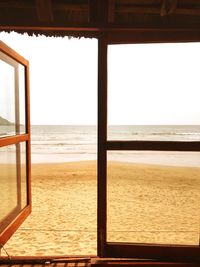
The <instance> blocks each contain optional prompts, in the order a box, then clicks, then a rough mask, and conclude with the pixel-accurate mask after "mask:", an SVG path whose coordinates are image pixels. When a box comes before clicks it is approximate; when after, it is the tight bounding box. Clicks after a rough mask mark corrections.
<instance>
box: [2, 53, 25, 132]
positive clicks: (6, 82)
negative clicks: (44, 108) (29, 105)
mask: <svg viewBox="0 0 200 267" xmlns="http://www.w3.org/2000/svg"><path fill="white" fill-rule="evenodd" d="M0 88H1V90H0V137H3V136H10V135H15V134H22V133H25V69H24V66H22V65H21V64H19V63H17V62H16V61H14V60H13V59H11V58H9V57H7V56H6V55H4V54H3V53H1V52H0Z"/></svg>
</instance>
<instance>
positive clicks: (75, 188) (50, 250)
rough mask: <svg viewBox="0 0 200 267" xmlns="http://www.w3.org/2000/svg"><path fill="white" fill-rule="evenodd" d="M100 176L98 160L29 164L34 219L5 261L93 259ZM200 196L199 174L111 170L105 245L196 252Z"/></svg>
mask: <svg viewBox="0 0 200 267" xmlns="http://www.w3.org/2000/svg"><path fill="white" fill-rule="evenodd" d="M96 176H97V162H96V161H95V160H93V161H90V160H89V161H79V162H68V163H34V164H32V197H33V210H32V214H31V215H30V216H29V217H28V218H27V220H26V221H25V222H24V223H23V224H22V226H21V227H20V228H19V230H18V231H17V232H16V233H15V234H14V235H13V237H11V239H10V240H9V241H8V243H7V244H6V245H5V249H6V250H7V251H8V253H9V254H10V255H11V256H20V255H21V256H25V255H26V256H34V255H36V256H37V255H88V254H91V255H95V254H96V253H97V252H96V242H97V241H96V240H97V234H96V231H97V207H96V206H97V205H96V204H97V178H96ZM199 190H200V168H196V167H175V166H170V167H167V166H160V165H153V164H138V163H133V164H131V163H128V162H126V163H123V162H117V161H114V162H113V161H112V162H109V164H108V231H109V233H108V240H109V241H113V242H125V241H126V242H136V243H137V242H139V243H149V242H154V243H159V244H163V243H165V242H167V243H170V244H190V245H196V244H197V243H198V242H199V241H198V238H199V203H200V196H199ZM158 214H159V216H158ZM133 218H134V220H133ZM130 229H131V230H132V231H130Z"/></svg>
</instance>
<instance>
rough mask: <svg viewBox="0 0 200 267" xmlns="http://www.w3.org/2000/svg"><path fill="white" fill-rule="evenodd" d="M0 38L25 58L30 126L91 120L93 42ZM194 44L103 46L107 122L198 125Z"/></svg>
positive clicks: (198, 48) (199, 89)
mask: <svg viewBox="0 0 200 267" xmlns="http://www.w3.org/2000/svg"><path fill="white" fill-rule="evenodd" d="M0 39H1V40H2V41H4V42H5V43H7V44H8V45H9V46H10V47H11V48H13V49H15V50H16V51H17V52H18V53H20V54H21V55H22V56H24V57H25V58H27V59H28V60H29V62H30V79H31V80H30V82H31V122H32V124H96V123H97V40H95V39H83V38H81V39H68V38H67V37H66V38H53V37H52V38H47V37H44V36H42V37H29V36H28V35H19V34H16V33H12V34H7V33H0ZM199 62H200V44H199V43H193V44H151V45H141V44H140V45H123V46H122V45H118V46H112V47H109V61H108V70H109V76H108V77H109V79H108V88H109V90H108V92H109V93H108V104H109V109H108V111H109V112H108V122H109V124H125V125H126V124H127V125H128V124H200V105H199V99H200V75H199V64H200V63H199Z"/></svg>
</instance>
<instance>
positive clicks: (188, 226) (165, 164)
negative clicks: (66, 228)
mask: <svg viewBox="0 0 200 267" xmlns="http://www.w3.org/2000/svg"><path fill="white" fill-rule="evenodd" d="M142 159H143V160H142ZM199 162H200V153H199V152H196V153H192V152H191V153H189V154H188V152H155V151H154V152H150V151H149V152H148V153H147V152H145V151H139V152H137V151H135V152H131V153H128V152H122V151H115V152H113V151H112V152H111V151H110V152H108V169H107V176H108V178H107V179H108V180H107V185H108V189H107V194H108V202H107V203H108V204H107V205H108V206H107V212H108V215H107V227H108V233H107V234H108V237H107V241H108V242H131V243H153V244H171V245H176V244H179V245H198V244H199V231H200V229H199V227H200V205H199V203H200V163H199Z"/></svg>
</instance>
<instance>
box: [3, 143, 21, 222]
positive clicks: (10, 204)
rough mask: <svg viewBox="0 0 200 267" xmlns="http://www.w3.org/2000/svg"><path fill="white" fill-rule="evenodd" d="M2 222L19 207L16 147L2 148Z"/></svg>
mask: <svg viewBox="0 0 200 267" xmlns="http://www.w3.org/2000/svg"><path fill="white" fill-rule="evenodd" d="M0 179H1V182H0V191H1V193H0V203H1V205H0V221H1V220H2V219H3V218H4V217H5V216H7V215H8V214H9V213H11V212H12V211H13V210H14V209H15V208H16V207H17V168H16V146H15V145H11V146H7V147H1V148H0Z"/></svg>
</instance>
